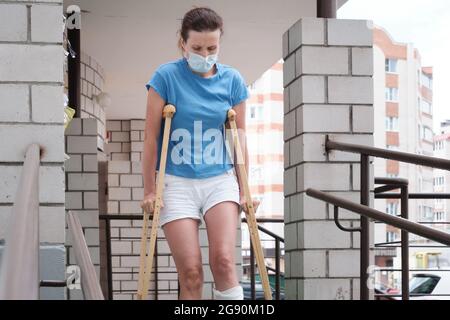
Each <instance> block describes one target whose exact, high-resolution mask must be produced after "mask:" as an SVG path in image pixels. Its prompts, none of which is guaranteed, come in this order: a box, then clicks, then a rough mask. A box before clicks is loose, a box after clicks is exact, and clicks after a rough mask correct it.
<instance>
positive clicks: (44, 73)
mask: <svg viewBox="0 0 450 320" xmlns="http://www.w3.org/2000/svg"><path fill="white" fill-rule="evenodd" d="M62 14H63V7H62V0H53V1H51V2H49V1H39V2H38V1H4V0H0V140H1V151H0V181H1V183H0V250H1V245H2V242H3V239H4V237H5V232H6V231H7V229H8V222H9V218H10V215H11V209H12V205H13V203H14V201H15V197H16V192H17V187H18V182H19V179H20V175H21V173H22V168H23V162H24V160H25V153H26V150H27V147H28V146H29V145H30V144H31V143H37V144H39V145H40V146H41V147H42V150H43V152H42V157H41V166H40V171H39V179H40V180H39V188H40V189H39V203H40V205H39V221H40V229H39V232H40V242H41V251H40V273H41V274H40V276H41V279H43V280H64V278H65V261H64V260H65V249H64V238H65V228H64V225H65V215H64V212H65V211H64V124H63V121H64V100H63V59H64V51H63V46H62V41H63V32H62V29H63V28H62V27H63V19H62ZM24 289H25V288H24ZM40 297H41V298H42V299H64V297H65V296H64V289H63V288H41V290H40Z"/></svg>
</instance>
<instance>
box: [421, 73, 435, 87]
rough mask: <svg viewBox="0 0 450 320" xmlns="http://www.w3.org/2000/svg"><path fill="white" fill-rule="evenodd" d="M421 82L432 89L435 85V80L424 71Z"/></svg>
mask: <svg viewBox="0 0 450 320" xmlns="http://www.w3.org/2000/svg"><path fill="white" fill-rule="evenodd" d="M420 82H421V84H422V85H423V86H425V87H427V88H428V89H431V88H432V87H433V80H432V79H431V78H430V77H429V76H427V75H426V74H424V73H422V75H421V78H420Z"/></svg>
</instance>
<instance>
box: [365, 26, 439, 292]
mask: <svg viewBox="0 0 450 320" xmlns="http://www.w3.org/2000/svg"><path fill="white" fill-rule="evenodd" d="M373 78H374V113H375V121H374V124H375V130H374V139H375V146H376V147H379V148H386V149H391V150H398V151H403V152H409V153H413V154H420V155H426V156H433V108H432V78H433V73H432V68H430V67H423V66H422V64H421V57H420V54H419V52H418V50H417V49H415V48H414V47H413V44H411V43H399V42H396V41H395V40H394V39H392V37H391V36H390V35H389V33H388V32H387V31H386V30H384V29H382V28H380V27H377V28H374V77H373ZM374 168H375V169H374V170H375V176H376V177H399V178H404V179H407V180H408V182H409V192H424V193H425V192H433V169H432V168H428V167H424V166H417V165H413V164H407V163H399V162H398V161H393V160H385V159H381V158H376V159H375V160H374ZM433 207H434V200H431V199H414V200H410V201H409V219H410V220H412V221H424V220H430V219H432V216H433ZM375 208H376V209H378V210H380V211H383V212H387V213H390V214H393V215H399V214H400V199H377V200H376V201H375ZM410 240H411V241H412V242H416V243H420V242H422V240H421V238H418V237H415V236H413V235H410ZM398 241H400V231H399V230H398V229H396V228H393V227H391V226H386V225H385V224H376V226H375V243H379V244H381V243H383V244H385V245H381V246H380V250H378V253H377V255H376V264H377V265H378V266H380V267H392V266H399V264H400V258H399V257H400V253H399V252H400V251H399V250H395V249H393V250H389V248H387V246H390V247H391V248H392V247H395V246H396V247H398V246H399V243H398ZM394 250H395V251H397V252H396V253H395V252H394ZM414 255H415V253H414V249H413V248H411V250H410V259H411V262H412V263H413V262H414ZM396 257H397V258H396ZM413 265H414V264H412V266H413ZM399 275H400V274H399V273H391V274H389V275H388V274H385V276H384V281H388V279H389V282H390V284H391V285H397V284H398V283H397V282H396V281H398V279H399ZM396 279H397V280H396Z"/></svg>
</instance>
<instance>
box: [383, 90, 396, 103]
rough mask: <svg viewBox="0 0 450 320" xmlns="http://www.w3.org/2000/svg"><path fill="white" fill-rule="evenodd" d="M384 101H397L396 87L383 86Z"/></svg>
mask: <svg viewBox="0 0 450 320" xmlns="http://www.w3.org/2000/svg"><path fill="white" fill-rule="evenodd" d="M385 98H386V101H398V88H388V87H386V88H385Z"/></svg>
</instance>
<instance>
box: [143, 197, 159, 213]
mask: <svg viewBox="0 0 450 320" xmlns="http://www.w3.org/2000/svg"><path fill="white" fill-rule="evenodd" d="M155 202H156V194H155V193H154V192H150V193H148V194H146V195H145V196H144V199H143V200H142V202H141V208H142V209H144V211H145V212H148V213H153V210H155ZM162 207H164V203H163V201H162V199H161V208H162Z"/></svg>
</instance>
